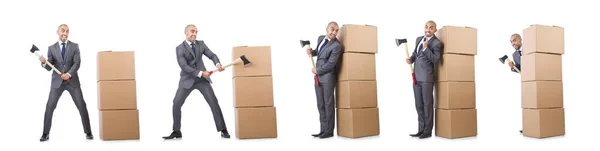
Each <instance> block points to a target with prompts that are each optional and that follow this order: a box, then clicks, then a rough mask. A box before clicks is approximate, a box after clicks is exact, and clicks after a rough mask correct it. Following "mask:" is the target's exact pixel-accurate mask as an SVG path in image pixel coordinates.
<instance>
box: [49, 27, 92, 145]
mask: <svg viewBox="0 0 600 151" xmlns="http://www.w3.org/2000/svg"><path fill="white" fill-rule="evenodd" d="M56 34H57V35H58V42H56V43H54V44H53V45H50V46H49V47H48V59H47V60H46V58H45V57H44V56H41V57H40V61H41V62H42V67H44V68H45V69H46V70H48V71H51V70H52V68H51V67H50V66H49V65H46V63H47V62H49V63H50V64H52V65H54V67H56V68H57V69H58V70H60V72H61V73H63V74H62V75H59V74H57V73H56V72H52V82H51V84H50V85H51V87H50V96H49V97H48V102H47V103H46V113H45V114H44V131H43V133H42V137H41V138H40V141H47V140H48V139H50V137H49V133H50V127H51V125H52V115H53V114H54V109H56V105H57V104H58V100H59V99H60V96H61V95H62V93H63V92H64V91H65V90H67V91H68V92H69V94H70V95H71V98H72V99H73V102H75V106H77V110H79V115H80V116H81V122H82V124H83V132H84V133H85V134H86V138H87V139H93V138H94V136H93V135H92V130H91V129H90V118H89V116H88V111H87V107H86V103H85V101H84V100H83V93H82V92H81V87H80V84H79V75H78V74H77V71H78V70H79V66H80V64H81V57H80V55H79V44H77V43H75V42H72V41H70V40H68V38H69V26H67V25H66V24H62V25H59V26H58V30H56ZM67 80H70V81H69V82H67Z"/></svg>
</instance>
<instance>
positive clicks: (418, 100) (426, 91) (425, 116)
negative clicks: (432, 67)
mask: <svg viewBox="0 0 600 151" xmlns="http://www.w3.org/2000/svg"><path fill="white" fill-rule="evenodd" d="M413 91H414V93H415V106H416V108H417V114H418V118H419V132H423V134H431V131H432V129H433V82H421V81H417V84H415V85H413Z"/></svg>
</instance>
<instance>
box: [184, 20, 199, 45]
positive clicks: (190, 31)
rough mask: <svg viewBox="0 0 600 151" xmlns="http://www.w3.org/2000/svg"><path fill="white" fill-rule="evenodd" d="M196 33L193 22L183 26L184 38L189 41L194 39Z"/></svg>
mask: <svg viewBox="0 0 600 151" xmlns="http://www.w3.org/2000/svg"><path fill="white" fill-rule="evenodd" d="M197 34H198V29H196V26H195V25H193V24H189V25H187V26H185V39H186V40H187V41H189V42H194V41H196V35H197Z"/></svg>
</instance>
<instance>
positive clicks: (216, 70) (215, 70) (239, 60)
mask: <svg viewBox="0 0 600 151" xmlns="http://www.w3.org/2000/svg"><path fill="white" fill-rule="evenodd" d="M240 62H242V59H240V58H238V59H235V61H233V62H231V63H229V64H226V65H225V66H223V69H225V68H227V67H230V66H232V65H235V64H238V63H240ZM218 71H219V69H214V70H212V71H210V72H209V74H212V73H213V72H218Z"/></svg>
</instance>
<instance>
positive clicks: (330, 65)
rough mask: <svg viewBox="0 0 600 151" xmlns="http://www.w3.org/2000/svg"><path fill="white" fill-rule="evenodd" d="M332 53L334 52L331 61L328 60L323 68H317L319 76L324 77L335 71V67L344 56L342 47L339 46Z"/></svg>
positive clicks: (330, 56)
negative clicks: (342, 55) (341, 56)
mask: <svg viewBox="0 0 600 151" xmlns="http://www.w3.org/2000/svg"><path fill="white" fill-rule="evenodd" d="M332 51H333V52H331V55H329V59H327V62H326V63H325V64H324V65H323V66H321V67H317V74H318V75H323V74H325V73H327V72H331V71H333V69H334V67H335V66H336V65H337V62H338V60H339V58H340V55H341V54H342V47H341V46H337V47H335V48H333V50H332Z"/></svg>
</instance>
